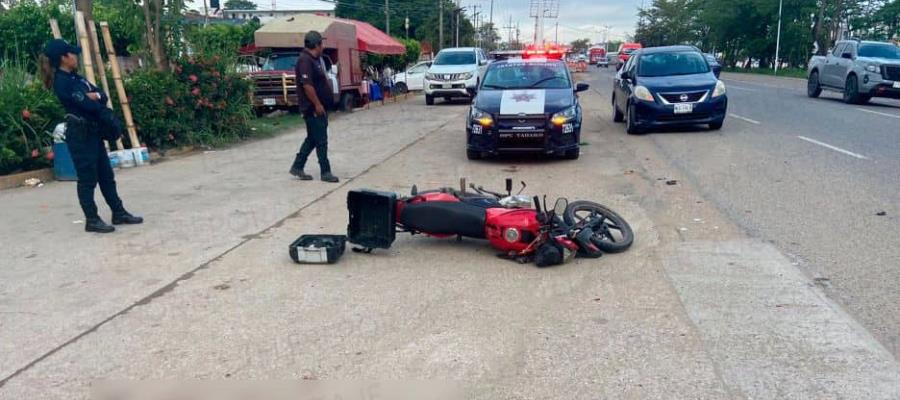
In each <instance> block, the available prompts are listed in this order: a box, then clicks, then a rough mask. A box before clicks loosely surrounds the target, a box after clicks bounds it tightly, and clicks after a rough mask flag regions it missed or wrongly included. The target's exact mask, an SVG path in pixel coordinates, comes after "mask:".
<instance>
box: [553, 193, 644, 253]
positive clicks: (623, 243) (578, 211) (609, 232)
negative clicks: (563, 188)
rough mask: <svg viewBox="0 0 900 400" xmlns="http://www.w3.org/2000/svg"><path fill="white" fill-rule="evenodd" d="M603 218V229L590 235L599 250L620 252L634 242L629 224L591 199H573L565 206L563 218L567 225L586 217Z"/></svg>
mask: <svg viewBox="0 0 900 400" xmlns="http://www.w3.org/2000/svg"><path fill="white" fill-rule="evenodd" d="M592 217H601V218H603V225H602V226H603V229H600V230H599V231H598V232H595V234H594V236H593V237H591V242H593V243H594V245H596V246H597V247H598V248H600V250H602V251H603V252H605V253H621V252H623V251H625V250H628V248H629V247H631V244H632V243H634V231H632V230H631V225H628V222H626V221H625V219H624V218H622V217H621V216H620V215H619V214H616V212H615V211H613V210H610V209H609V208H607V207H606V206H604V205H602V204H598V203H594V202H592V201H583V200H581V201H574V202H572V203H570V204H569V206H568V207H566V211H565V213H564V214H563V219H564V220H565V221H566V224H568V225H575V224H576V223H578V222H581V221H583V220H585V219H587V218H592Z"/></svg>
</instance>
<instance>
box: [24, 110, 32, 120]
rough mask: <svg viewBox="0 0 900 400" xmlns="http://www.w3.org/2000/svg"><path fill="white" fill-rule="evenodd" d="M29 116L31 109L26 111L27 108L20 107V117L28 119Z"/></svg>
mask: <svg viewBox="0 0 900 400" xmlns="http://www.w3.org/2000/svg"><path fill="white" fill-rule="evenodd" d="M30 118H31V111H28V109H27V108H25V109H22V119H24V120H26V121H28V119H30Z"/></svg>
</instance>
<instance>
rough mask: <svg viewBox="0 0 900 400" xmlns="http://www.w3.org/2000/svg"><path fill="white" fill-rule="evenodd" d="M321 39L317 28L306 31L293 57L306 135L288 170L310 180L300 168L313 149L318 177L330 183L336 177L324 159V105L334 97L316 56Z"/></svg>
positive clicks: (326, 147) (326, 136)
mask: <svg viewBox="0 0 900 400" xmlns="http://www.w3.org/2000/svg"><path fill="white" fill-rule="evenodd" d="M324 39H325V38H324V37H322V35H321V34H320V33H319V32H316V31H309V32H307V33H306V36H305V37H304V39H303V46H304V47H305V48H304V49H303V51H302V52H300V57H299V58H298V59H297V66H296V68H295V69H296V75H297V81H298V83H299V85H300V86H299V87H298V89H299V88H302V90H297V97H298V98H299V100H300V101H299V102H300V112H301V113H302V114H303V119H304V120H305V121H306V139H305V140H304V141H303V145H302V146H300V152H298V153H297V156H296V157H295V158H294V164H293V165H292V166H291V170H290V173H291V175H294V176H296V177H298V178H300V180H304V181H309V180H312V179H313V177H312V176H310V175H308V174H307V173H306V172H304V171H303V168H304V167H305V166H306V160H307V159H308V158H309V155H310V154H311V153H312V151H313V150H316V156H317V157H318V158H319V169H320V170H321V178H322V180H323V181H325V182H332V183H334V182H337V181H338V178H337V177H336V176H334V175H332V174H331V164H329V162H328V114H327V112H326V111H325V105H326V104H328V105H330V104H333V103H334V97H333V94H332V93H331V84H330V83H329V82H328V76H327V75H326V71H325V65H324V63H323V62H322V60H321V58H320V57H321V56H322V51H323V50H324V46H323V44H322V40H324Z"/></svg>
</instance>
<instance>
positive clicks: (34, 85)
mask: <svg viewBox="0 0 900 400" xmlns="http://www.w3.org/2000/svg"><path fill="white" fill-rule="evenodd" d="M64 115H65V113H64V112H63V110H62V106H60V105H59V102H58V101H57V100H56V97H55V96H54V95H53V93H51V92H50V91H49V90H47V89H45V88H44V87H43V86H42V84H41V83H40V82H38V81H37V80H36V79H34V78H33V77H32V76H31V75H29V74H28V72H27V71H26V68H25V67H24V66H22V65H19V64H17V63H14V62H11V61H0V175H5V174H10V173H14V172H17V171H29V170H34V169H39V168H45V167H48V166H50V165H51V164H52V160H53V153H52V151H50V150H49V148H50V146H51V145H52V144H53V139H52V137H51V136H50V132H51V131H53V128H54V127H55V126H56V124H57V123H59V122H61V121H62V119H63V116H64Z"/></svg>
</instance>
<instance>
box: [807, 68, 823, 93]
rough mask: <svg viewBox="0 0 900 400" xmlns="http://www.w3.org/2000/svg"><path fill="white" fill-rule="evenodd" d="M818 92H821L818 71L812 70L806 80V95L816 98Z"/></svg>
mask: <svg viewBox="0 0 900 400" xmlns="http://www.w3.org/2000/svg"><path fill="white" fill-rule="evenodd" d="M820 94H822V85H821V84H820V83H819V71H813V72H812V73H811V74H809V79H807V81H806V95H807V96H809V97H812V98H816V97H819V95H820Z"/></svg>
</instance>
